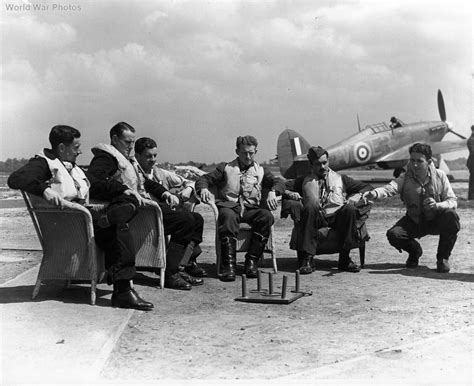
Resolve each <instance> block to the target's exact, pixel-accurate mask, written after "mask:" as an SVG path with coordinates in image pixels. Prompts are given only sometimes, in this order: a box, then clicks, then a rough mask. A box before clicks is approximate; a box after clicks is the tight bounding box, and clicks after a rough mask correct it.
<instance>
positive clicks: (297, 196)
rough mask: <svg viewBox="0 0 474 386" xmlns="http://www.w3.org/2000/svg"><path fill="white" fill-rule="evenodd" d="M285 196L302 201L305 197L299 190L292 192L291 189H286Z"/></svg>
mask: <svg viewBox="0 0 474 386" xmlns="http://www.w3.org/2000/svg"><path fill="white" fill-rule="evenodd" d="M285 196H286V197H288V198H289V199H290V200H295V201H302V200H303V197H301V194H299V193H298V192H292V191H291V190H285Z"/></svg>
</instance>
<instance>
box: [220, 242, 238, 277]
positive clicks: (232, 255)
mask: <svg viewBox="0 0 474 386" xmlns="http://www.w3.org/2000/svg"><path fill="white" fill-rule="evenodd" d="M236 245H237V239H236V238H235V237H224V238H222V240H221V267H220V271H221V272H220V280H222V281H235V265H236Z"/></svg>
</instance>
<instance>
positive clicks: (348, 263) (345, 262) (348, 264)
mask: <svg viewBox="0 0 474 386" xmlns="http://www.w3.org/2000/svg"><path fill="white" fill-rule="evenodd" d="M337 266H338V269H339V270H340V271H347V272H359V271H360V267H359V266H358V265H357V264H355V263H354V262H353V261H352V260H351V258H350V256H349V252H348V251H342V252H341V253H339V262H338V265H337Z"/></svg>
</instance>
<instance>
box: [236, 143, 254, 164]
mask: <svg viewBox="0 0 474 386" xmlns="http://www.w3.org/2000/svg"><path fill="white" fill-rule="evenodd" d="M235 153H236V154H237V155H238V156H239V161H240V164H241V165H243V166H250V165H252V163H253V159H254V158H255V154H257V148H256V147H255V146H254V145H240V146H239V148H238V149H235Z"/></svg>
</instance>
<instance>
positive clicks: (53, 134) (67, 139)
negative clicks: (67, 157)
mask: <svg viewBox="0 0 474 386" xmlns="http://www.w3.org/2000/svg"><path fill="white" fill-rule="evenodd" d="M80 137H81V133H80V132H79V130H77V129H75V128H74V127H71V126H66V125H56V126H54V127H53V128H52V129H51V131H50V133H49V143H50V144H51V148H52V149H53V150H54V149H56V148H57V147H58V146H59V144H60V143H64V144H65V145H70V144H71V143H72V142H73V141H74V138H80Z"/></svg>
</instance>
